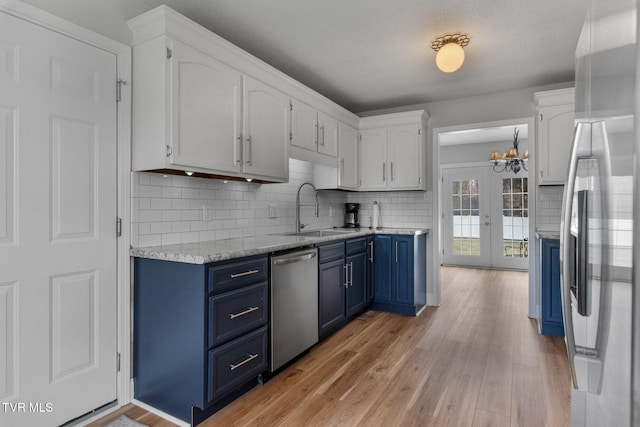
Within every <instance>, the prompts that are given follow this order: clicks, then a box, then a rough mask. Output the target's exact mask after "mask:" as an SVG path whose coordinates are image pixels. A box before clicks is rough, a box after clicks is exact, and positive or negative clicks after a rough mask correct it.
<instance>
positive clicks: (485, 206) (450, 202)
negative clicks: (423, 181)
mask: <svg viewBox="0 0 640 427" xmlns="http://www.w3.org/2000/svg"><path fill="white" fill-rule="evenodd" d="M442 177H443V183H442V193H443V205H442V206H443V212H444V221H443V226H444V233H443V236H444V242H443V243H444V259H443V260H444V263H445V264H449V265H468V266H477V267H489V266H490V265H491V226H490V224H491V206H490V200H491V198H490V197H489V195H490V194H491V193H490V183H489V176H488V169H487V168H486V167H459V168H447V169H443V171H442Z"/></svg>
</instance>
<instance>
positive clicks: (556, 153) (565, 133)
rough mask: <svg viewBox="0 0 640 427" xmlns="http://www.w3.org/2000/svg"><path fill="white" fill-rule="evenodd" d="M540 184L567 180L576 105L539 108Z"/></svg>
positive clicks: (538, 165)
mask: <svg viewBox="0 0 640 427" xmlns="http://www.w3.org/2000/svg"><path fill="white" fill-rule="evenodd" d="M538 113H539V115H538V118H539V121H538V154H537V155H538V157H537V161H538V163H537V168H538V184H541V185H557V184H564V182H565V180H566V179H567V171H568V168H569V157H570V154H571V143H572V142H573V128H574V125H573V119H574V106H573V104H567V105H554V106H549V107H544V108H539V109H538Z"/></svg>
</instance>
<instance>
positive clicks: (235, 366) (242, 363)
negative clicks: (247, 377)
mask: <svg viewBox="0 0 640 427" xmlns="http://www.w3.org/2000/svg"><path fill="white" fill-rule="evenodd" d="M247 356H249V357H247V358H246V359H244V360H243V361H242V362H239V363H236V364H235V365H234V364H230V365H229V368H231V370H232V371H234V370H236V369H237V368H239V367H240V366H242V365H244V364H245V363H249V362H251V361H252V360H253V359H255V358H256V357H258V353H256V354H247Z"/></svg>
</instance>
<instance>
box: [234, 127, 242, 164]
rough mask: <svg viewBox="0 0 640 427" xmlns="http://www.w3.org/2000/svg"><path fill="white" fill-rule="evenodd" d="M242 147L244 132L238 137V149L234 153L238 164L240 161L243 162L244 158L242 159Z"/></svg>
mask: <svg viewBox="0 0 640 427" xmlns="http://www.w3.org/2000/svg"><path fill="white" fill-rule="evenodd" d="M241 147H242V134H240V135H238V136H237V137H236V149H235V153H234V154H235V156H236V165H239V164H240V163H242V160H240V150H241Z"/></svg>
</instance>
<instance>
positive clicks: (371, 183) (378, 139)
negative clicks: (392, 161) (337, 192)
mask: <svg viewBox="0 0 640 427" xmlns="http://www.w3.org/2000/svg"><path fill="white" fill-rule="evenodd" d="M358 151H359V157H360V164H359V171H360V189H362V190H367V189H380V188H386V186H387V170H386V168H387V130H386V129H367V130H363V131H362V132H360V146H359V150H358Z"/></svg>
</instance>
